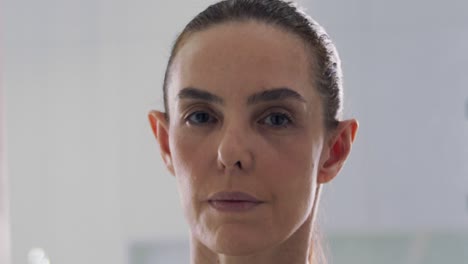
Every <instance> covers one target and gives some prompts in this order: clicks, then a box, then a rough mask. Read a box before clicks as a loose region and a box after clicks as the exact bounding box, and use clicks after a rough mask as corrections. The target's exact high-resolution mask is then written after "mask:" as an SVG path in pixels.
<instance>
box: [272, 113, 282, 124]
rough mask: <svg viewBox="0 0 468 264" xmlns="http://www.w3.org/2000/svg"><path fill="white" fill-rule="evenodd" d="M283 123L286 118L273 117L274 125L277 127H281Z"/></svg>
mask: <svg viewBox="0 0 468 264" xmlns="http://www.w3.org/2000/svg"><path fill="white" fill-rule="evenodd" d="M282 121H284V117H283V116H281V115H274V116H273V124H275V125H281V124H283V122H282Z"/></svg>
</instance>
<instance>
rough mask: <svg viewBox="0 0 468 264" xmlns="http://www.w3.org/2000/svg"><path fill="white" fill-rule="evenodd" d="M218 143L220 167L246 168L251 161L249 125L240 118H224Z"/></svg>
mask: <svg viewBox="0 0 468 264" xmlns="http://www.w3.org/2000/svg"><path fill="white" fill-rule="evenodd" d="M221 131H222V132H221V136H220V140H219V145H218V163H219V165H220V166H221V167H222V168H234V167H237V168H241V169H248V168H249V167H250V166H251V165H252V162H253V153H252V151H251V144H250V143H249V139H250V137H251V136H252V135H251V132H249V126H248V124H247V123H246V122H243V121H242V119H241V118H236V117H231V118H229V119H228V120H225V122H224V124H223V129H222V130H221Z"/></svg>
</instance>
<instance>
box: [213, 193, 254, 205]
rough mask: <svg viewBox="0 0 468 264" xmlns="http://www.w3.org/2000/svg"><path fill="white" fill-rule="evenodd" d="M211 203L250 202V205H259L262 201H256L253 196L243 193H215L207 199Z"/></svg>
mask: <svg viewBox="0 0 468 264" xmlns="http://www.w3.org/2000/svg"><path fill="white" fill-rule="evenodd" d="M208 201H209V202H211V201H240V202H252V203H261V202H262V201H260V200H258V199H257V198H255V197H254V196H252V195H250V194H248V193H245V192H217V193H215V194H213V195H212V196H210V198H209V199H208Z"/></svg>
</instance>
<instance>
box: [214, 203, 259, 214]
mask: <svg viewBox="0 0 468 264" xmlns="http://www.w3.org/2000/svg"><path fill="white" fill-rule="evenodd" d="M209 204H210V205H211V207H213V208H214V209H216V210H218V211H223V212H245V211H250V210H252V209H254V208H255V207H257V206H258V205H260V204H261V203H260V202H247V201H209Z"/></svg>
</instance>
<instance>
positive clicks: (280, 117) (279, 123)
mask: <svg viewBox="0 0 468 264" xmlns="http://www.w3.org/2000/svg"><path fill="white" fill-rule="evenodd" d="M260 123H261V124H265V125H267V126H270V127H273V128H282V127H288V126H289V125H291V123H292V117H291V116H290V115H289V114H287V113H282V112H272V113H269V114H268V115H267V116H266V117H264V118H263V119H262V120H261V121H260Z"/></svg>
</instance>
